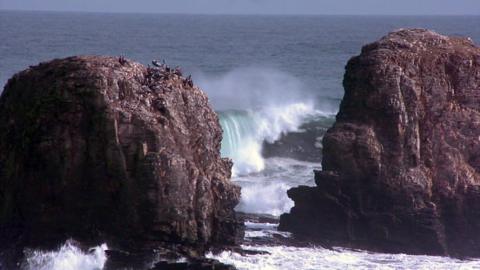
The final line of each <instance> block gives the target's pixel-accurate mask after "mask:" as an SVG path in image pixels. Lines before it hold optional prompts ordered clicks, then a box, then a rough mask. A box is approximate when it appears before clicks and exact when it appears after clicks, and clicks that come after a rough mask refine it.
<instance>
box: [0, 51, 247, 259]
mask: <svg viewBox="0 0 480 270" xmlns="http://www.w3.org/2000/svg"><path fill="white" fill-rule="evenodd" d="M221 138H222V130H221V128H220V125H219V121H218V118H217V115H216V114H215V112H214V111H213V110H212V108H211V107H210V105H209V103H208V99H207V97H206V96H205V94H204V93H203V92H202V91H201V90H200V89H199V88H198V87H196V86H194V85H193V84H192V82H191V80H190V79H185V78H183V77H182V76H181V71H180V70H179V69H172V68H169V67H167V66H160V67H156V68H150V67H145V66H143V65H141V64H138V63H134V62H132V61H129V60H126V59H123V58H114V57H96V56H84V57H83V56H82V57H71V58H66V59H61V60H54V61H51V62H48V63H41V64H40V65H38V66H34V67H31V68H29V69H27V70H25V71H23V72H20V73H19V74H16V75H15V76H14V77H13V78H11V79H10V80H9V81H8V83H7V85H6V86H5V90H4V91H3V94H2V96H1V98H0V250H2V249H4V250H6V248H7V247H6V246H8V245H12V243H21V245H22V246H37V245H45V244H47V243H53V244H58V243H60V241H63V240H64V239H66V238H70V237H72V238H75V239H77V240H80V241H87V242H88V241H92V242H97V241H108V242H109V243H111V246H112V245H113V246H128V247H132V246H139V245H140V246H141V247H142V248H143V247H156V246H165V245H172V246H177V247H178V246H182V247H190V246H191V247H195V248H197V247H198V248H199V249H201V248H202V247H205V246H208V245H223V244H225V245H229V244H234V243H235V239H236V237H238V236H239V235H241V226H240V223H239V221H238V220H237V218H236V216H235V213H234V210H233V208H234V207H235V205H236V204H237V203H238V201H239V196H240V189H239V187H237V186H235V185H233V184H232V183H231V182H230V181H229V178H230V170H231V166H232V163H231V161H230V160H228V159H222V158H221V157H220V141H221ZM139 243H140V244H139Z"/></svg>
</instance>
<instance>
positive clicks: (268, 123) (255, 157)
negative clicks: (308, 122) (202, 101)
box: [220, 103, 316, 175]
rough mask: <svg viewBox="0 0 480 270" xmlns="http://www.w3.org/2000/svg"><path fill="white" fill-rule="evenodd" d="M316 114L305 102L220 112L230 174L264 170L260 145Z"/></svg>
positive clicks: (295, 129) (296, 129)
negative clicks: (254, 109) (230, 164)
mask: <svg viewBox="0 0 480 270" xmlns="http://www.w3.org/2000/svg"><path fill="white" fill-rule="evenodd" d="M315 113H316V112H315V110H314V108H313V105H310V104H307V103H294V104H290V105H286V106H272V107H265V108H262V109H260V110H258V111H252V110H242V111H240V110H231V111H223V112H220V124H221V125H222V128H223V140H222V150H221V151H222V156H223V157H229V158H231V159H232V160H233V163H234V165H233V175H245V174H249V173H253V172H259V171H261V170H263V169H265V160H264V158H263V157H262V144H263V142H264V141H267V142H274V141H276V140H278V139H279V138H280V136H281V135H282V134H284V133H287V132H292V131H298V128H299V127H300V125H301V124H302V123H303V122H304V120H305V119H306V118H307V117H309V116H311V115H314V114H315Z"/></svg>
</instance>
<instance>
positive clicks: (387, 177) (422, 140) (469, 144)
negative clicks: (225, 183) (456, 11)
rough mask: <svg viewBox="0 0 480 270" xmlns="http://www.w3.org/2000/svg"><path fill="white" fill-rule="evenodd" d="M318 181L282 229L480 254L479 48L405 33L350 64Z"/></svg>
mask: <svg viewBox="0 0 480 270" xmlns="http://www.w3.org/2000/svg"><path fill="white" fill-rule="evenodd" d="M344 87H345V96H344V99H343V101H342V103H341V106H340V111H339V113H338V115H337V119H336V123H335V125H334V126H333V127H332V128H331V129H330V130H329V131H328V132H327V134H326V135H325V137H324V139H323V145H324V148H323V161H322V165H323V171H317V172H315V181H316V184H317V186H316V187H305V186H301V187H297V188H293V189H291V190H289V191H288V195H289V197H290V198H292V199H293V200H294V201H295V207H293V208H292V210H291V212H290V214H284V215H283V216H282V217H281V220H280V229H282V230H289V231H292V232H294V233H295V234H296V235H298V236H308V237H311V238H314V239H317V240H319V241H321V242H324V243H328V244H331V245H344V246H351V247H359V248H365V249H371V250H380V251H386V252H406V253H414V254H441V255H446V254H448V255H453V256H480V234H479V233H478V232H479V231H480V49H479V48H478V47H476V46H475V45H474V44H473V42H472V41H471V40H470V39H465V38H457V37H446V36H443V35H439V34H437V33H435V32H432V31H428V30H422V29H412V30H399V31H396V32H393V33H390V34H389V35H387V36H385V37H383V38H382V39H380V40H379V41H377V42H374V43H372V44H369V45H366V46H365V47H363V49H362V53H361V55H360V56H357V57H354V58H352V59H351V60H350V61H349V62H348V65H347V67H346V74H345V78H344Z"/></svg>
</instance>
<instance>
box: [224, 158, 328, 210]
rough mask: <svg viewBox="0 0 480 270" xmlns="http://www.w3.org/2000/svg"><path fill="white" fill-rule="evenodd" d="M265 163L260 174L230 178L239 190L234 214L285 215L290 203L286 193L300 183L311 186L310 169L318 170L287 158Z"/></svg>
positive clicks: (268, 160) (316, 165)
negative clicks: (239, 198)
mask: <svg viewBox="0 0 480 270" xmlns="http://www.w3.org/2000/svg"><path fill="white" fill-rule="evenodd" d="M265 164H266V166H265V169H264V171H262V172H259V173H253V174H249V175H244V176H238V177H234V179H233V181H234V182H235V183H237V184H239V185H240V186H241V187H242V190H241V200H240V203H239V204H238V206H237V208H236V209H237V210H238V211H241V212H247V213H257V214H270V215H274V216H279V215H281V214H282V213H285V212H289V211H290V208H292V206H293V201H292V200H290V198H288V196H287V190H288V189H290V188H292V187H294V186H298V185H300V184H301V185H314V182H313V170H314V169H319V168H320V167H321V165H320V164H318V163H310V162H302V161H297V160H293V159H288V158H269V159H266V160H265Z"/></svg>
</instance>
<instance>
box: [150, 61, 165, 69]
mask: <svg viewBox="0 0 480 270" xmlns="http://www.w3.org/2000/svg"><path fill="white" fill-rule="evenodd" d="M152 65H154V66H156V67H163V64H162V63H160V62H159V61H158V60H153V61H152Z"/></svg>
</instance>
